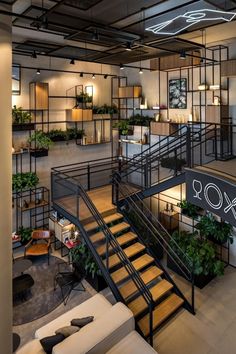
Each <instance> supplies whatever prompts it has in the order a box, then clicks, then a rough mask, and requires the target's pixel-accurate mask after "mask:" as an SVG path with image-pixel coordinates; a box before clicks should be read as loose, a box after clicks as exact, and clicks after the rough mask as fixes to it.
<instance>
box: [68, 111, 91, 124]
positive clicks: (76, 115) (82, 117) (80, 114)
mask: <svg viewBox="0 0 236 354" xmlns="http://www.w3.org/2000/svg"><path fill="white" fill-rule="evenodd" d="M66 120H67V121H75V122H87V121H91V120H93V111H92V109H82V108H72V109H67V110H66Z"/></svg>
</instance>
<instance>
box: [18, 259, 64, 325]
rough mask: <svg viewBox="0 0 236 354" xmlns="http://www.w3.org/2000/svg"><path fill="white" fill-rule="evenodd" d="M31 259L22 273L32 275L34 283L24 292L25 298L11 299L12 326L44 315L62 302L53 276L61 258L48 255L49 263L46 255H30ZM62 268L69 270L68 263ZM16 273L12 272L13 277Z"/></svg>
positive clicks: (61, 261)
mask: <svg viewBox="0 0 236 354" xmlns="http://www.w3.org/2000/svg"><path fill="white" fill-rule="evenodd" d="M18 260H19V259H18ZM18 260H16V262H17V261H18ZM31 260H32V262H33V264H32V266H31V267H30V268H29V269H27V270H26V271H25V272H24V274H30V275H31V276H32V278H33V279H34V285H33V286H32V288H31V290H30V291H28V292H27V293H26V296H25V299H20V298H16V299H14V301H13V325H14V326H17V325H21V324H24V323H28V322H31V321H34V320H36V319H38V318H40V317H42V316H45V315H46V314H48V313H49V312H51V311H53V310H54V309H55V308H56V307H57V306H59V305H60V304H61V303H62V296H61V290H60V288H59V287H57V289H56V290H55V291H54V277H55V274H56V273H57V272H58V263H63V260H62V259H60V258H57V257H54V256H50V264H49V265H48V262H47V257H43V256H42V257H32V258H31ZM64 263H65V262H64ZM62 270H63V271H64V270H70V268H69V265H67V264H66V263H65V265H63V268H62ZM17 275H19V274H13V277H15V276H17Z"/></svg>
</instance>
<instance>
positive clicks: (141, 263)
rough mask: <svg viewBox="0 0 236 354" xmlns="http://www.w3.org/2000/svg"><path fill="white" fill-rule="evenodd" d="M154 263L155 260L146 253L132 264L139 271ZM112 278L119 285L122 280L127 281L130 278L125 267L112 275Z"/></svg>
mask: <svg viewBox="0 0 236 354" xmlns="http://www.w3.org/2000/svg"><path fill="white" fill-rule="evenodd" d="M153 261H154V258H153V257H151V256H149V254H147V253H145V254H143V255H142V256H140V257H139V258H137V259H135V260H134V261H133V262H132V264H133V266H134V268H135V269H136V270H137V271H139V270H141V269H142V268H145V267H147V266H148V265H149V264H151V263H152V262H153ZM111 277H112V279H113V280H114V282H115V283H116V284H117V283H119V282H121V281H122V280H125V279H126V278H128V277H129V273H128V272H127V270H126V268H125V267H122V268H120V269H118V270H116V271H115V272H113V273H111Z"/></svg>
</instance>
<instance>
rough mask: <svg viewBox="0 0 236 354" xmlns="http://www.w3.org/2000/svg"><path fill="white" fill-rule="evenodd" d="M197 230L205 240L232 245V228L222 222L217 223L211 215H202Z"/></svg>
mask: <svg viewBox="0 0 236 354" xmlns="http://www.w3.org/2000/svg"><path fill="white" fill-rule="evenodd" d="M197 228H198V229H199V230H200V234H201V235H202V236H205V237H206V238H208V237H210V238H213V239H215V240H216V241H218V242H221V243H225V242H227V241H229V242H230V243H233V237H232V231H233V228H232V226H231V225H230V224H227V223H226V222H224V221H222V222H219V221H217V220H216V219H215V218H214V216H213V215H212V214H208V215H204V216H203V217H202V218H201V220H200V221H199V223H198V224H197Z"/></svg>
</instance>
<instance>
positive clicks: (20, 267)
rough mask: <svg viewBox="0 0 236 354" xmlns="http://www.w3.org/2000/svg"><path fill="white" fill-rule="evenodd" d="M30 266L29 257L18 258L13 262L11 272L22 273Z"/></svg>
mask: <svg viewBox="0 0 236 354" xmlns="http://www.w3.org/2000/svg"><path fill="white" fill-rule="evenodd" d="M31 266H32V262H31V261H30V260H29V259H20V260H19V261H17V260H16V261H15V262H14V263H13V272H15V273H21V274H23V273H24V271H26V270H27V269H29V268H30V267H31Z"/></svg>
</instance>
